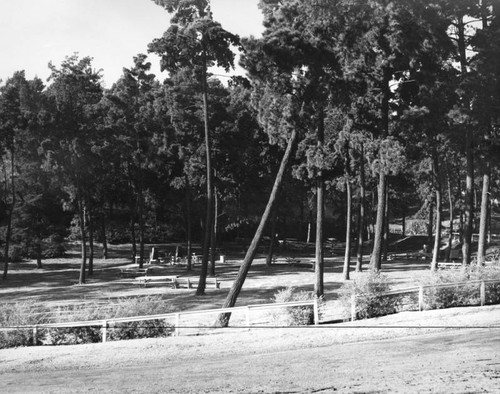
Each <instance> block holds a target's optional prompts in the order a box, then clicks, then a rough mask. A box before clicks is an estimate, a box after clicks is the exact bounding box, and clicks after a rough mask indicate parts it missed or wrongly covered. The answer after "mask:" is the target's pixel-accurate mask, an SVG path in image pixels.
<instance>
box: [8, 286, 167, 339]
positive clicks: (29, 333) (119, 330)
mask: <svg viewBox="0 0 500 394" xmlns="http://www.w3.org/2000/svg"><path fill="white" fill-rule="evenodd" d="M168 309H169V308H168V307H167V306H166V305H165V301H164V300H162V299H161V297H159V296H149V297H141V298H123V299H118V300H113V301H111V300H109V302H108V303H107V304H106V305H102V304H97V303H90V304H81V305H79V306H74V307H59V308H51V309H45V310H40V309H39V308H37V307H36V305H35V304H34V303H33V302H18V303H15V304H7V305H4V307H3V308H2V309H1V310H0V327H2V329H1V330H0V348H9V347H16V346H30V345H72V344H81V343H95V342H101V341H102V332H101V326H100V325H99V326H90V327H75V328H40V329H39V330H38V331H37V335H36V343H35V342H34V340H33V338H34V336H33V329H32V328H29V329H26V328H22V327H23V326H35V325H39V324H45V323H65V322H76V321H92V320H104V319H113V318H120V317H131V316H147V315H155V314H161V313H169V310H168ZM34 311H36V312H35V313H34ZM172 332H173V326H172V325H171V324H168V323H167V322H165V321H164V320H149V321H142V322H126V323H119V324H115V325H112V326H110V327H109V328H108V331H107V336H106V339H107V340H122V339H136V338H150V337H161V336H169V335H171V334H172Z"/></svg>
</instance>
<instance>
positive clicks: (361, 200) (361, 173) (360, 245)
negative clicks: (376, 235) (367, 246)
mask: <svg viewBox="0 0 500 394" xmlns="http://www.w3.org/2000/svg"><path fill="white" fill-rule="evenodd" d="M359 188H360V194H359V223H358V250H357V259H356V272H361V271H363V242H364V235H365V223H366V218H365V199H366V190H365V163H364V147H363V145H361V164H360V168H359Z"/></svg>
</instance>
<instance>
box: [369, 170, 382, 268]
mask: <svg viewBox="0 0 500 394" xmlns="http://www.w3.org/2000/svg"><path fill="white" fill-rule="evenodd" d="M385 184H386V176H385V174H384V173H383V172H381V173H380V174H379V181H378V188H377V190H378V193H377V195H378V202H377V217H376V222H375V236H374V240H373V250H372V255H371V259H370V269H371V270H373V271H380V269H381V268H382V262H381V255H382V238H383V233H384V216H385Z"/></svg>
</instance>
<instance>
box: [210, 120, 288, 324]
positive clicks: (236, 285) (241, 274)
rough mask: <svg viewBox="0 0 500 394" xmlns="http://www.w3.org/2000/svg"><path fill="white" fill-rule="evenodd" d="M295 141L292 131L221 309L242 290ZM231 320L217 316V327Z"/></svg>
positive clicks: (230, 306) (233, 302)
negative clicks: (265, 201) (250, 239)
mask: <svg viewBox="0 0 500 394" xmlns="http://www.w3.org/2000/svg"><path fill="white" fill-rule="evenodd" d="M296 139H297V132H296V131H295V129H294V130H292V133H291V135H290V137H289V139H288V144H287V147H286V151H285V154H284V155H283V158H282V159H281V164H280V168H279V170H278V173H277V174H276V179H275V180H274V185H273V189H272V190H271V194H270V195H269V200H268V202H267V205H266V209H265V210H264V213H263V215H262V217H261V219H260V223H259V226H258V227H257V230H256V231H255V235H254V237H253V239H252V242H251V243H250V246H249V248H248V250H247V252H246V255H245V258H244V259H243V263H242V264H241V266H240V269H239V271H238V275H237V277H236V279H235V280H234V282H233V285H232V287H231V289H230V290H229V293H228V295H227V297H226V300H225V301H224V305H223V308H232V307H233V306H234V305H235V304H236V300H237V299H238V295H239V294H240V291H241V289H242V288H243V284H244V283H245V279H246V277H247V274H248V271H249V270H250V267H251V265H252V262H253V259H254V257H255V254H256V253H257V247H258V245H259V242H260V240H261V238H262V233H263V231H264V228H265V226H266V223H267V221H268V219H269V216H270V214H271V211H272V209H273V208H274V205H275V202H276V198H277V195H278V191H279V189H280V187H281V184H282V181H283V177H284V174H285V170H286V168H287V167H288V162H289V160H290V156H291V155H292V151H293V148H294V146H295V142H296ZM230 318H231V314H230V313H223V314H221V315H219V318H218V321H217V323H216V324H217V325H218V326H221V327H227V325H228V324H229V319H230Z"/></svg>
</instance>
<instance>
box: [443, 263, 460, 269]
mask: <svg viewBox="0 0 500 394" xmlns="http://www.w3.org/2000/svg"><path fill="white" fill-rule="evenodd" d="M461 267H462V263H455V262H438V268H442V269H453V268H461Z"/></svg>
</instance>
